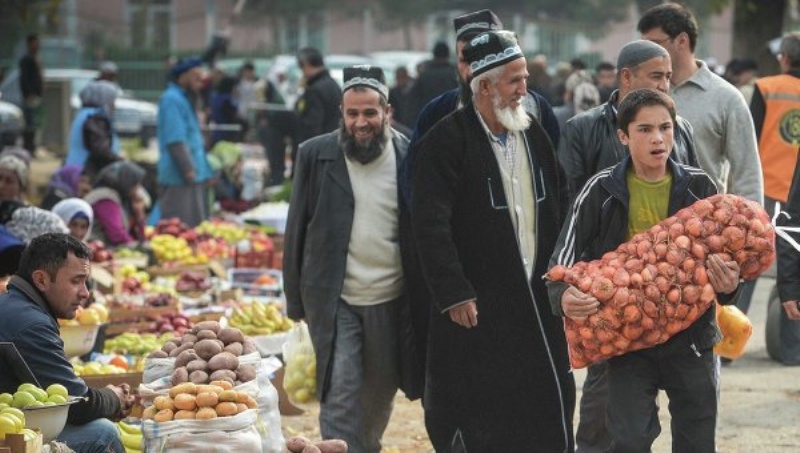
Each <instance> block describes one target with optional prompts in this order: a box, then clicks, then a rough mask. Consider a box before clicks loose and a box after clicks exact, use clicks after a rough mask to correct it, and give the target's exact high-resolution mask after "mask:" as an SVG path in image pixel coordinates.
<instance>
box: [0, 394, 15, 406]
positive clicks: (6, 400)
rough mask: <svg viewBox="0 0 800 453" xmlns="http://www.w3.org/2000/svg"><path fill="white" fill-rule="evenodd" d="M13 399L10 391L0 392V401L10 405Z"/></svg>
mask: <svg viewBox="0 0 800 453" xmlns="http://www.w3.org/2000/svg"><path fill="white" fill-rule="evenodd" d="M12 401H14V395H12V394H10V393H0V403H5V404H8V405H9V406H10V405H11V402H12Z"/></svg>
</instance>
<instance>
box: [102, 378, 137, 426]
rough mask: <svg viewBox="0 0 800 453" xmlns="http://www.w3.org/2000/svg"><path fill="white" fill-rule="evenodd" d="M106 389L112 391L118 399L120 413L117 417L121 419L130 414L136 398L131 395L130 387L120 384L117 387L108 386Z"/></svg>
mask: <svg viewBox="0 0 800 453" xmlns="http://www.w3.org/2000/svg"><path fill="white" fill-rule="evenodd" d="M106 388H110V389H111V390H113V391H114V394H116V395H117V398H119V403H120V413H119V414H118V417H119V418H120V419H123V418H125V417H127V416H128V413H130V411H131V408H132V407H133V404H134V403H135V402H136V396H135V395H133V394H131V386H130V385H128V384H122V385H120V386H119V387H117V386H115V385H111V384H108V385H107V386H106Z"/></svg>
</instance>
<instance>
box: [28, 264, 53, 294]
mask: <svg viewBox="0 0 800 453" xmlns="http://www.w3.org/2000/svg"><path fill="white" fill-rule="evenodd" d="M31 279H32V280H33V285H34V286H36V289H38V290H39V291H42V292H44V291H47V289H48V288H50V283H51V282H50V275H49V274H48V273H47V272H46V271H43V270H41V269H37V270H35V271H33V274H31Z"/></svg>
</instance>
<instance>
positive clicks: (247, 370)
mask: <svg viewBox="0 0 800 453" xmlns="http://www.w3.org/2000/svg"><path fill="white" fill-rule="evenodd" d="M236 378H237V379H239V380H240V381H242V382H250V381H252V380H253V379H255V378H256V368H255V367H254V366H253V365H248V364H242V365H239V368H237V369H236Z"/></svg>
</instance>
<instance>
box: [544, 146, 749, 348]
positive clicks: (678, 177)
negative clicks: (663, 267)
mask: <svg viewBox="0 0 800 453" xmlns="http://www.w3.org/2000/svg"><path fill="white" fill-rule="evenodd" d="M632 164H633V162H632V160H631V158H630V157H627V158H625V160H624V161H622V162H620V163H619V164H617V165H615V166H614V167H612V168H608V169H605V170H603V171H601V172H599V173H598V174H596V175H595V176H593V177H592V178H591V179H589V181H588V182H587V183H586V185H585V186H584V187H583V188H582V189H581V191H580V192H579V193H578V194H577V195H576V197H575V201H574V202H573V204H572V207H571V208H570V210H569V212H568V214H567V219H566V221H565V222H564V226H563V227H562V229H561V234H560V235H559V237H558V243H557V244H556V247H555V251H554V252H553V255H552V257H551V258H550V266H551V267H552V266H555V265H556V264H561V265H564V266H572V265H573V264H575V263H576V262H578V261H591V260H595V259H599V258H600V257H602V256H603V254H604V253H606V252H608V251H611V250H614V249H616V248H617V246H619V245H620V244H622V243H623V242H625V234H626V232H627V231H628V199H629V193H628V183H627V179H626V173H627V171H628V168H629V167H630V166H631V165H632ZM668 167H669V169H670V171H671V172H672V189H671V191H670V197H669V208H668V215H670V216H671V215H674V214H675V213H676V212H678V211H679V210H681V209H683V208H685V207H687V206H689V205H691V204H692V203H694V202H696V201H698V200H702V199H703V198H708V197H710V196H712V195H714V194H716V193H717V188H716V186H715V185H714V182H713V181H712V180H711V178H710V177H709V176H708V175H707V174H706V173H705V172H704V171H702V170H700V169H699V168H695V167H690V166H688V165H683V164H678V163H676V162H675V161H673V160H672V159H670V160H669V161H668ZM547 286H548V292H549V296H550V304H551V306H552V310H553V313H555V314H558V315H563V313H562V310H561V296H562V294H563V293H564V291H565V290H566V289H567V288H568V287H569V285H568V284H566V283H564V282H548V283H547ZM738 293H739V291H738V290H737V291H736V293H734V294H733V295H732V296H720V295H718V299H719V300H720V303H723V304H726V305H729V304H733V303H735V302H736V300H737V299H738ZM714 313H715V309H714V305H713V304H712V306H711V308H709V309H708V311H706V312H705V313H704V314H703V315H702V316H700V318H698V319H697V320H696V321H695V322H694V324H693V325H692V326H691V327H689V328H688V329H686V330H684V331H682V332H680V333H678V334H677V335H675V336H674V337H672V338H671V339H669V340H668V341H667V342H666V343H664V344H661V345H658V346H655V347H656V348H681V347H692V348H695V349H697V350H702V349H707V348H710V347H712V346H714V345H715V344H717V343H718V342H719V340H720V339H722V336H721V334H720V332H719V329H718V328H717V323H716V319H715V316H714Z"/></svg>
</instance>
